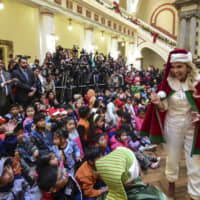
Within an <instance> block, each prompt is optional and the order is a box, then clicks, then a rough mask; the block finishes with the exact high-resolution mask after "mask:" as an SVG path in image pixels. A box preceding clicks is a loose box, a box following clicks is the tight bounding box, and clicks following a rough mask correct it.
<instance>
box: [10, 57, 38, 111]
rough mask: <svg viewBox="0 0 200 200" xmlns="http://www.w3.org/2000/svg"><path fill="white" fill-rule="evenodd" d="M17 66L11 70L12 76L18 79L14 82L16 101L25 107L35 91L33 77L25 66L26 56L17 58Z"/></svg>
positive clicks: (26, 64) (26, 63)
mask: <svg viewBox="0 0 200 200" xmlns="http://www.w3.org/2000/svg"><path fill="white" fill-rule="evenodd" d="M18 64H19V67H18V68H17V69H16V70H14V71H13V72H12V77H13V78H17V79H18V80H19V81H18V82H17V84H16V88H17V91H16V101H17V102H18V103H19V104H21V105H22V106H24V107H26V106H27V105H28V104H30V103H31V101H32V100H33V97H34V95H35V92H36V84H35V77H34V74H33V72H32V71H31V70H29V69H28V68H27V66H28V62H27V58H26V57H22V58H20V59H19V63H18Z"/></svg>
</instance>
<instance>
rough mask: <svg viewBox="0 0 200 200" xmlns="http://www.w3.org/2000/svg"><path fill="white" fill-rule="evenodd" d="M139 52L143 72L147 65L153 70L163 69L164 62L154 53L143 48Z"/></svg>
mask: <svg viewBox="0 0 200 200" xmlns="http://www.w3.org/2000/svg"><path fill="white" fill-rule="evenodd" d="M141 52H142V57H143V63H142V67H143V70H146V69H147V68H148V66H149V65H153V66H154V67H155V68H159V69H160V70H162V69H163V66H164V64H165V63H166V62H165V60H164V59H163V58H162V57H161V56H160V55H158V54H157V53H156V52H155V51H153V50H151V49H149V48H147V47H145V48H143V49H142V51H141Z"/></svg>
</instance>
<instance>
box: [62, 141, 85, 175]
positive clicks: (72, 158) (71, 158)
mask: <svg viewBox="0 0 200 200" xmlns="http://www.w3.org/2000/svg"><path fill="white" fill-rule="evenodd" d="M62 152H63V154H64V156H65V162H64V166H65V168H66V169H67V171H68V172H69V173H70V174H72V175H74V167H75V164H76V158H77V157H80V156H81V153H80V149H79V147H78V145H77V144H76V143H75V142H74V141H71V140H68V139H67V146H66V147H65V148H64V149H62Z"/></svg>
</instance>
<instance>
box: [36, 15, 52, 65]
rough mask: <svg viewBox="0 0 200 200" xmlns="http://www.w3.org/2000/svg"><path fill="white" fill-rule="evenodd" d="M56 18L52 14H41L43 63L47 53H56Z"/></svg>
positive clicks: (41, 52)
mask: <svg viewBox="0 0 200 200" xmlns="http://www.w3.org/2000/svg"><path fill="white" fill-rule="evenodd" d="M55 46H56V43H55V27H54V16H53V13H51V12H41V13H40V55H41V61H42V62H43V60H44V58H45V54H46V52H47V51H50V52H51V53H53V52H55Z"/></svg>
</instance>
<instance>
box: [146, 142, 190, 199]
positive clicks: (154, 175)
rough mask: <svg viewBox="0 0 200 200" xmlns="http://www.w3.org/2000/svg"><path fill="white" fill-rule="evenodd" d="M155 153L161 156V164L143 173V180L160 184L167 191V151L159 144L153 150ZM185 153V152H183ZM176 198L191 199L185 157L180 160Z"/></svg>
mask: <svg viewBox="0 0 200 200" xmlns="http://www.w3.org/2000/svg"><path fill="white" fill-rule="evenodd" d="M153 154H154V155H156V156H160V157H161V165H160V168H158V169H148V171H147V172H146V173H143V174H142V178H143V182H145V183H150V184H152V185H156V186H158V187H159V188H160V189H161V190H162V191H163V192H164V193H166V192H167V188H168V182H167V180H166V178H165V174H164V170H165V159H166V153H165V151H164V149H163V147H162V146H159V147H158V149H157V150H156V151H155V152H153ZM183 155H184V152H183ZM175 197H176V200H190V198H189V196H188V194H187V176H186V167H185V158H184V156H183V158H182V159H181V162H180V178H179V180H178V181H177V182H176V194H175Z"/></svg>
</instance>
